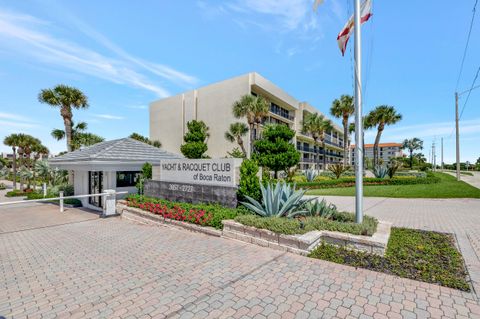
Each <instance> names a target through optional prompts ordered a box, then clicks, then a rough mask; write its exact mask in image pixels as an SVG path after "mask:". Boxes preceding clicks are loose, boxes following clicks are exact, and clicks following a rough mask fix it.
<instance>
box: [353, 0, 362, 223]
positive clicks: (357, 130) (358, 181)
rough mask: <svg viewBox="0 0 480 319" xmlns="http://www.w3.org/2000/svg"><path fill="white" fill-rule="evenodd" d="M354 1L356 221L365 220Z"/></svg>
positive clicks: (356, 5) (357, 14) (357, 11)
mask: <svg viewBox="0 0 480 319" xmlns="http://www.w3.org/2000/svg"><path fill="white" fill-rule="evenodd" d="M353 2H354V9H355V13H354V32H355V159H356V161H355V221H356V222H357V223H362V222H363V160H362V159H363V147H362V145H363V123H362V122H363V119H362V68H361V67H362V47H361V41H362V40H361V30H360V28H361V21H360V20H361V16H360V0H353Z"/></svg>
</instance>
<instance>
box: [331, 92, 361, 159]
mask: <svg viewBox="0 0 480 319" xmlns="http://www.w3.org/2000/svg"><path fill="white" fill-rule="evenodd" d="M354 113H355V106H354V104H353V96H351V95H342V96H341V97H340V99H335V100H334V101H333V103H332V107H331V108H330V114H332V115H333V116H335V117H336V118H341V119H342V124H343V156H344V157H343V165H344V166H347V165H348V156H347V152H348V148H349V146H350V145H349V138H348V136H349V134H348V129H349V127H348V119H349V118H350V116H352V115H353V114H354Z"/></svg>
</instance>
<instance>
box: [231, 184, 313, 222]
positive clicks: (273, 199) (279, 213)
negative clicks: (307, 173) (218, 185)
mask: <svg viewBox="0 0 480 319" xmlns="http://www.w3.org/2000/svg"><path fill="white" fill-rule="evenodd" d="M260 189H261V191H262V203H259V202H258V201H256V200H255V199H253V198H251V197H249V196H245V198H246V199H247V200H248V203H247V202H241V203H242V204H243V205H244V206H245V207H247V208H248V209H250V210H251V211H252V212H254V213H255V214H258V215H260V216H263V217H294V216H296V215H301V214H304V213H305V212H306V210H305V209H304V206H305V204H306V203H307V202H309V201H310V200H311V199H303V195H305V192H306V191H304V190H295V185H293V186H291V185H289V184H287V183H283V182H277V184H276V185H275V186H273V185H272V184H270V183H268V184H267V187H265V186H263V185H262V184H260Z"/></svg>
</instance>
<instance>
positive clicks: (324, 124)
mask: <svg viewBox="0 0 480 319" xmlns="http://www.w3.org/2000/svg"><path fill="white" fill-rule="evenodd" d="M319 129H320V130H319V133H320V134H319V136H320V143H322V148H323V167H322V168H323V169H324V170H325V169H327V149H326V148H325V135H326V133H327V132H331V131H332V130H333V124H332V121H330V120H327V119H326V118H324V117H323V116H322V121H321V122H320V128H319Z"/></svg>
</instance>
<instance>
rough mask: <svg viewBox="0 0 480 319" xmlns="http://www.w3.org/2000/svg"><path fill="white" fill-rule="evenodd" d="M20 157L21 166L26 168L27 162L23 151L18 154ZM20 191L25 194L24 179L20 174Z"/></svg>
mask: <svg viewBox="0 0 480 319" xmlns="http://www.w3.org/2000/svg"><path fill="white" fill-rule="evenodd" d="M18 157H19V162H20V166H24V165H25V162H24V153H23V151H21V152H20V151H19V152H18ZM20 190H21V191H22V192H23V178H22V175H21V174H20Z"/></svg>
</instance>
